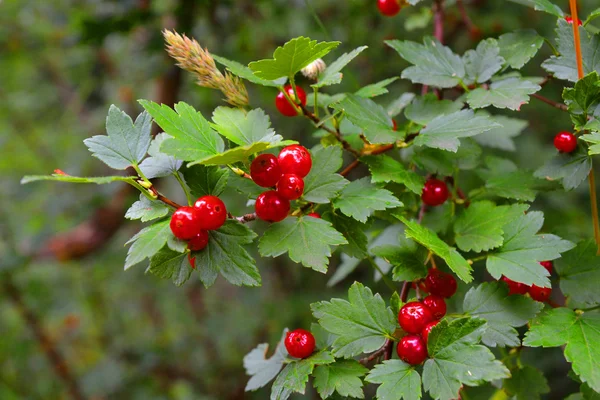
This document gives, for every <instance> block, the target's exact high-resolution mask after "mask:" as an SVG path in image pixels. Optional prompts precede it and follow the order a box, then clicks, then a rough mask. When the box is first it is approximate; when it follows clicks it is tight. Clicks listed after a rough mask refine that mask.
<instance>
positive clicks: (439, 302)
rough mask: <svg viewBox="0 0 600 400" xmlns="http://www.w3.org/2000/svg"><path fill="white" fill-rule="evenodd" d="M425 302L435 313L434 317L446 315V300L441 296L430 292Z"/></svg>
mask: <svg viewBox="0 0 600 400" xmlns="http://www.w3.org/2000/svg"><path fill="white" fill-rule="evenodd" d="M423 304H425V305H426V306H427V308H429V311H431V313H432V314H433V318H435V319H442V317H443V316H444V315H446V302H445V301H444V298H443V297H441V296H436V295H435V294H430V295H429V296H427V297H425V298H424V299H423Z"/></svg>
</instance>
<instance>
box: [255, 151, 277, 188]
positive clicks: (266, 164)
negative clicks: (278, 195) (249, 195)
mask: <svg viewBox="0 0 600 400" xmlns="http://www.w3.org/2000/svg"><path fill="white" fill-rule="evenodd" d="M250 176H251V177H252V180H253V181H254V183H256V184H257V185H258V186H262V187H273V186H275V185H277V182H279V179H280V178H281V168H279V161H277V157H275V156H274V155H273V154H261V155H260V156H258V157H256V158H255V159H254V160H252V164H250Z"/></svg>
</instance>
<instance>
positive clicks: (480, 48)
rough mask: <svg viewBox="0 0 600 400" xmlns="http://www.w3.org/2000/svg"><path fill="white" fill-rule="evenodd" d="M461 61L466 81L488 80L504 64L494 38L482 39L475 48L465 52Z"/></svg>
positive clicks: (478, 81) (480, 81) (482, 81)
mask: <svg viewBox="0 0 600 400" xmlns="http://www.w3.org/2000/svg"><path fill="white" fill-rule="evenodd" d="M463 61H464V64H465V72H466V77H467V81H468V83H475V82H477V83H484V82H487V81H489V80H490V79H491V78H492V76H494V74H495V73H496V72H498V71H500V69H501V68H502V64H504V58H502V57H501V56H500V48H499V47H498V42H497V41H496V39H486V40H482V41H481V42H479V44H478V45H477V48H476V49H475V50H468V51H467V52H466V53H465V55H464V56H463Z"/></svg>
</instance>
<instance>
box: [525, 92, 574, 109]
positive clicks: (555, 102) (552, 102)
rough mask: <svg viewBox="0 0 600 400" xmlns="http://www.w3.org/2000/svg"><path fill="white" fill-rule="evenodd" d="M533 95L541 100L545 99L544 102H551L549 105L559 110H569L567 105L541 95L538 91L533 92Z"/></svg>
mask: <svg viewBox="0 0 600 400" xmlns="http://www.w3.org/2000/svg"><path fill="white" fill-rule="evenodd" d="M531 97H534V98H536V99H538V100H540V101H543V102H544V103H546V104H549V105H551V106H552V107H554V108H558V109H559V110H562V111H567V110H568V108H567V106H566V105H565V104H562V103H559V102H557V101H554V100H550V99H549V98H547V97H544V96H541V95H539V94H537V93H534V94H532V95H531Z"/></svg>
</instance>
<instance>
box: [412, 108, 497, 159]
mask: <svg viewBox="0 0 600 400" xmlns="http://www.w3.org/2000/svg"><path fill="white" fill-rule="evenodd" d="M497 127H500V124H498V123H497V122H495V121H493V120H492V119H490V118H489V117H487V116H484V115H475V113H474V112H473V110H461V111H457V112H455V113H452V114H448V115H442V116H439V117H437V118H435V119H433V120H432V121H431V122H430V123H429V124H427V127H426V128H424V129H423V130H421V133H420V134H419V136H417V137H416V138H415V141H414V143H415V145H417V146H427V147H433V148H438V149H442V150H448V151H452V152H454V153H456V151H457V150H458V146H459V145H460V140H458V139H459V138H463V137H470V136H475V135H479V134H480V133H483V132H485V131H489V130H490V129H493V128H497Z"/></svg>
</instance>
